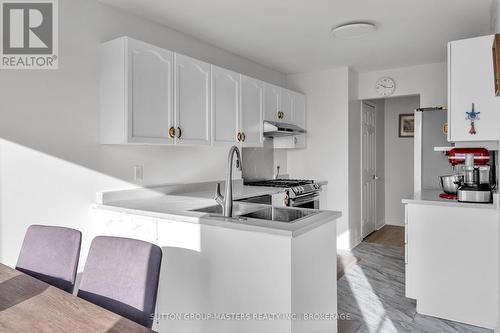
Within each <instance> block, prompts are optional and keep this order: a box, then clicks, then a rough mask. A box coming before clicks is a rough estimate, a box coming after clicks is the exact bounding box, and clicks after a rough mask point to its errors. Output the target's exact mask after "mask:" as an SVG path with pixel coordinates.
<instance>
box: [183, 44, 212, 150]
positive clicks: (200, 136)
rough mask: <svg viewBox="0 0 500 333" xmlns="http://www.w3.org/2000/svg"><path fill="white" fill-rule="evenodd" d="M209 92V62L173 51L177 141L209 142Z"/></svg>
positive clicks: (187, 142)
mask: <svg viewBox="0 0 500 333" xmlns="http://www.w3.org/2000/svg"><path fill="white" fill-rule="evenodd" d="M210 95H211V92H210V64H207V63H205V62H203V61H200V60H196V59H193V58H190V57H187V56H184V55H180V54H176V55H175V121H176V144H202V145H203V144H210Z"/></svg>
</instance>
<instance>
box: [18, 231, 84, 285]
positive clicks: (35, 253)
mask: <svg viewBox="0 0 500 333" xmlns="http://www.w3.org/2000/svg"><path fill="white" fill-rule="evenodd" d="M81 241H82V233H81V232H80V231H78V230H74V229H70V228H64V227H53V226H45V225H32V226H30V227H29V228H28V230H27V231H26V235H25V236H24V242H23V245H22V248H21V253H20V254H19V258H18V260H17V265H16V269H17V270H18V271H21V272H23V273H26V274H28V275H31V276H33V277H34V278H37V279H39V280H42V281H44V282H46V283H48V284H50V285H53V286H54V287H57V288H60V289H62V290H65V291H67V292H69V293H72V292H73V288H74V286H75V277H76V270H77V268H78V258H79V256H80V246H81Z"/></svg>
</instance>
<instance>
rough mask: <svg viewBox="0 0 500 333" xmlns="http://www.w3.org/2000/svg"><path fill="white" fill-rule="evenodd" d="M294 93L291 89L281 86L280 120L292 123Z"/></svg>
mask: <svg viewBox="0 0 500 333" xmlns="http://www.w3.org/2000/svg"><path fill="white" fill-rule="evenodd" d="M295 95H296V94H295V93H294V92H293V91H290V90H287V89H283V88H281V106H280V112H281V114H280V115H279V117H280V118H279V120H278V121H280V122H283V123H287V124H293V123H294V120H295V118H294V108H293V103H294V98H295Z"/></svg>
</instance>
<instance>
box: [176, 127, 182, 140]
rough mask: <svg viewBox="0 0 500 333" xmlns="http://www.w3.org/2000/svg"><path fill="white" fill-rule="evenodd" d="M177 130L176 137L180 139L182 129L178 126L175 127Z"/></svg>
mask: <svg viewBox="0 0 500 333" xmlns="http://www.w3.org/2000/svg"><path fill="white" fill-rule="evenodd" d="M177 132H178V134H177V139H180V138H181V135H182V130H181V128H180V127H177Z"/></svg>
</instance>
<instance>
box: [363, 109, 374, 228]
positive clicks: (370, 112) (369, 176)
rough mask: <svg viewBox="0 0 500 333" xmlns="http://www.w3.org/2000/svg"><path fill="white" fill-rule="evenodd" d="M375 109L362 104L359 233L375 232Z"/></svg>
mask: <svg viewBox="0 0 500 333" xmlns="http://www.w3.org/2000/svg"><path fill="white" fill-rule="evenodd" d="M376 119H377V117H376V109H375V107H374V106H373V105H370V104H367V103H365V102H363V103H362V110H361V186H362V189H361V233H362V235H363V238H364V237H366V236H368V235H369V234H370V233H372V232H373V231H375V228H376V220H377V197H376V195H377V174H376V172H377V134H376Z"/></svg>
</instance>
